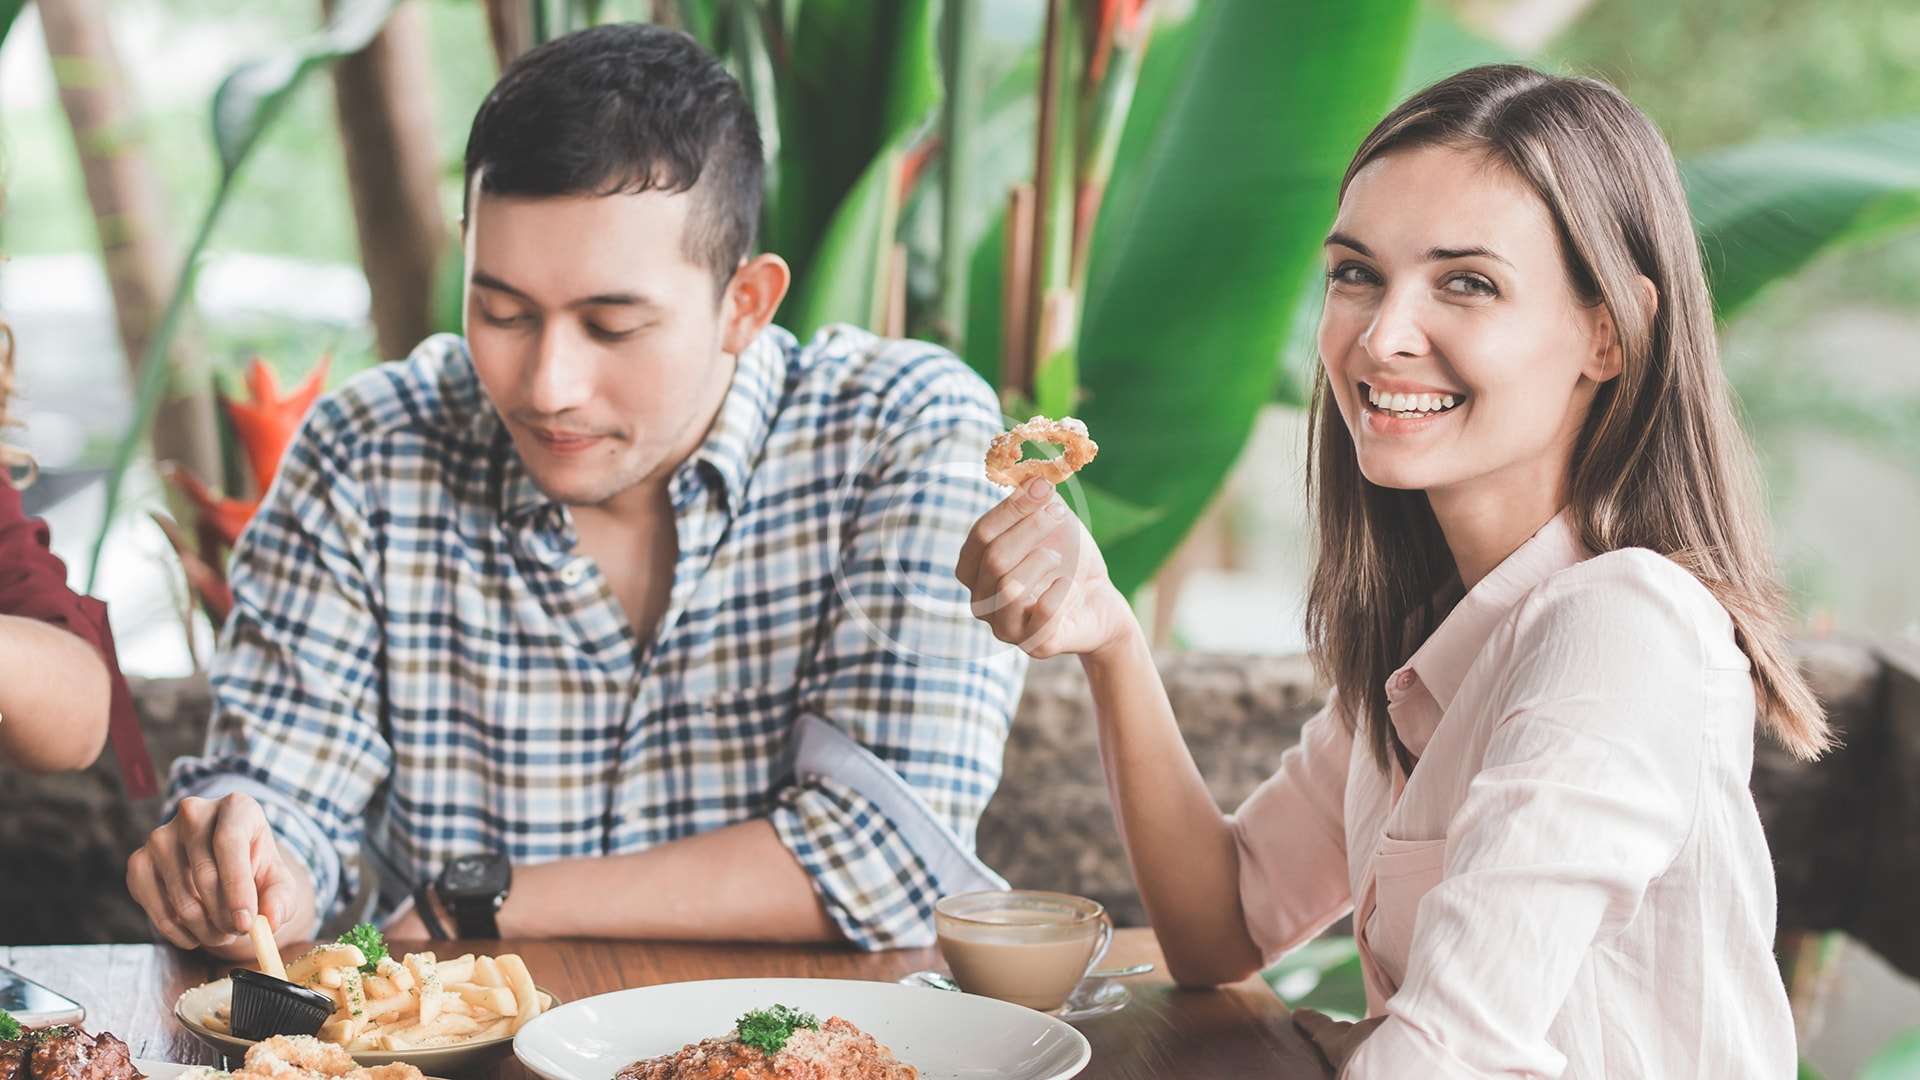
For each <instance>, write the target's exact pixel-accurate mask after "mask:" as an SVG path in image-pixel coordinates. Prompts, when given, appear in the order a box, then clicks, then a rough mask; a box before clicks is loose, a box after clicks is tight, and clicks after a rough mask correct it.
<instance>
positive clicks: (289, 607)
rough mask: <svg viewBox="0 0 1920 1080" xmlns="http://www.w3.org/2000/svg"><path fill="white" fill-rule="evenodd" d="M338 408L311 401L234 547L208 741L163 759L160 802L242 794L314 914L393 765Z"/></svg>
mask: <svg viewBox="0 0 1920 1080" xmlns="http://www.w3.org/2000/svg"><path fill="white" fill-rule="evenodd" d="M338 410H339V406H338V405H337V404H334V403H332V402H330V401H322V402H321V403H320V405H319V406H317V407H316V409H315V411H314V412H313V414H311V415H310V417H309V418H308V421H307V424H306V426H305V427H304V428H303V429H302V430H301V432H300V434H299V435H298V436H297V437H296V438H295V440H294V442H293V444H292V446H291V447H289V449H288V452H287V456H286V460H285V462H284V464H283V465H282V467H281V469H280V473H279V476H278V477H277V478H276V480H275V481H274V485H273V487H272V489H271V490H270V491H269V492H268V495H267V497H266V499H265V500H264V502H263V504H262V506H261V508H260V510H259V511H258V513H256V514H255V516H254V519H253V522H252V524H250V525H249V526H248V528H247V531H246V532H245V533H244V534H243V535H242V536H241V538H240V542H239V544H238V546H237V547H236V548H235V550H234V553H233V558H232V563H231V568H230V579H231V583H232V588H233V600H234V604H233V611H232V614H231V615H230V616H229V618H228V621H227V624H226V626H225V628H224V629H223V631H222V635H221V643H220V649H219V652H218V654H217V655H216V657H215V659H214V663H213V667H212V671H211V673H210V675H211V680H210V681H211V684H212V688H213V697H214V716H213V723H212V727H211V730H210V731H209V733H208V740H207V746H206V752H205V753H204V754H203V755H202V756H199V757H188V758H182V759H181V760H180V761H179V762H177V763H176V764H175V765H174V768H173V773H172V779H171V784H170V787H169V808H168V813H169V815H170V814H171V812H172V809H173V808H174V807H177V805H178V803H179V800H180V799H182V798H185V797H187V796H190V795H194V796H201V797H206V798H218V797H221V796H223V795H227V794H232V793H236V792H237V793H241V794H246V795H250V796H252V797H253V798H254V799H256V800H257V801H258V802H259V803H260V804H261V806H262V808H263V809H264V811H265V813H266V816H267V820H268V822H269V824H270V825H271V826H272V827H273V830H274V834H275V836H276V838H277V839H278V840H279V841H280V842H281V844H282V845H283V846H284V848H285V849H286V850H287V851H288V852H289V853H290V854H291V855H292V856H293V857H295V858H297V859H298V860H299V861H300V862H301V863H302V864H303V865H305V866H306V868H307V870H308V872H309V873H310V874H311V875H312V877H313V882H314V886H315V899H316V906H317V908H318V910H319V912H320V914H321V917H322V918H323V919H325V918H327V917H329V916H330V915H332V914H334V913H336V912H337V911H339V910H340V909H341V908H342V907H343V906H344V905H345V904H346V903H347V901H348V899H349V898H350V897H352V896H353V895H354V894H355V892H356V891H357V889H358V885H359V881H358V865H359V858H358V857H359V854H360V851H361V847H362V844H363V843H364V841H365V830H366V825H365V819H366V812H367V806H368V804H369V802H370V800H371V799H372V797H373V795H374V793H375V791H377V790H378V789H379V787H380V785H382V784H383V783H385V782H386V780H387V778H388V775H389V773H390V770H391V767H392V753H391V750H390V749H389V746H388V743H387V740H386V738H385V736H384V733H383V731H382V728H381V720H380V705H379V701H380V691H381V684H380V679H381V674H380V672H381V665H380V657H381V640H382V638H381V632H380V624H379V619H378V616H377V610H376V609H377V605H378V602H379V601H378V597H377V595H376V594H375V592H374V590H373V588H372V587H371V586H370V584H369V582H370V581H372V580H374V577H373V567H375V566H376V565H377V553H376V552H375V551H374V550H373V546H372V544H371V543H370V540H369V538H370V536H371V533H370V530H369V529H368V527H367V516H368V510H367V506H366V504H365V500H364V493H363V488H362V486H361V484H360V483H359V482H357V481H356V479H355V475H354V470H353V468H352V465H351V462H350V460H349V457H350V455H349V454H348V453H347V451H346V450H345V449H344V448H343V447H342V446H341V445H340V444H339V442H338V441H337V437H336V433H337V432H340V431H342V430H345V424H343V423H342V422H341V419H342V418H341V417H340V416H338V415H336V413H337V412H338Z"/></svg>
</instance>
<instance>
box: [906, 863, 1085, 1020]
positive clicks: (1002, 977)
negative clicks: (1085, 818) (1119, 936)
mask: <svg viewBox="0 0 1920 1080" xmlns="http://www.w3.org/2000/svg"><path fill="white" fill-rule="evenodd" d="M933 919H934V930H935V932H936V934H937V935H938V936H939V939H940V955H941V956H943V957H945V958H946V961H947V966H948V967H949V968H951V969H952V970H953V981H954V982H956V983H959V984H960V989H962V990H965V991H966V992H967V993H969V994H981V995H984V996H986V997H993V998H999V999H1000V1000H1002V1001H1011V1002H1013V1003H1014V1004H1015V1005H1025V1006H1026V1007H1027V1008H1029V1009H1038V1010H1039V1011H1041V1012H1051V1011H1052V1010H1054V1009H1058V1008H1059V1007H1060V1006H1062V1005H1064V1004H1066V1001H1067V998H1068V996H1069V995H1071V994H1072V993H1073V990H1074V987H1076V986H1078V985H1080V980H1081V979H1082V978H1084V977H1085V976H1086V974H1087V972H1089V971H1091V970H1093V966H1094V965H1095V964H1098V963H1099V962H1100V959H1101V957H1103V956H1105V955H1106V953H1107V946H1108V945H1109V944H1111V943H1112V940H1113V921H1112V920H1111V919H1109V918H1108V917H1107V912H1106V909H1105V908H1103V907H1101V906H1100V904H1099V903H1098V902H1096V901H1093V900H1088V899H1087V898H1085V897H1081V896H1070V895H1068V894H1066V893H1054V892H1038V891H1034V890H1028V889H1012V890H999V891H993V892H976V893H962V894H961V895H958V896H949V897H946V898H944V899H942V900H941V901H940V902H939V903H937V904H935V905H934V915H933Z"/></svg>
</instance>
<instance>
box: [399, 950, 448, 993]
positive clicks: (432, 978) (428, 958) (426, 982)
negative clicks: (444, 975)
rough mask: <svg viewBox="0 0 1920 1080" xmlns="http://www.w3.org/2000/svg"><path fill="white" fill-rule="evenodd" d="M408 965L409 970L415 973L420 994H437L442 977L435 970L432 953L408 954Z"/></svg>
mask: <svg viewBox="0 0 1920 1080" xmlns="http://www.w3.org/2000/svg"><path fill="white" fill-rule="evenodd" d="M406 965H407V970H408V971H411V972H412V973H413V978H414V982H415V983H417V984H418V985H419V990H420V993H422V994H428V993H437V992H438V991H439V990H440V975H439V973H438V972H437V971H436V970H435V966H436V965H435V963H434V959H433V954H432V953H408V954H407V959H406Z"/></svg>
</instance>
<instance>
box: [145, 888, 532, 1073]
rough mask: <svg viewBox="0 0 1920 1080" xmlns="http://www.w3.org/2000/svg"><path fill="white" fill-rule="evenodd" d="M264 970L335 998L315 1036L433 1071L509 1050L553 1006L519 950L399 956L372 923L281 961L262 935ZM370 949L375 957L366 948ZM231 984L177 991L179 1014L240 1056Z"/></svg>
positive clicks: (243, 1042) (382, 1060) (244, 1043)
mask: <svg viewBox="0 0 1920 1080" xmlns="http://www.w3.org/2000/svg"><path fill="white" fill-rule="evenodd" d="M256 950H257V951H258V952H259V953H260V956H259V962H260V970H261V971H262V972H263V973H264V974H267V975H271V976H274V977H275V978H280V979H285V980H286V981H288V982H291V983H295V984H297V985H300V986H305V987H308V988H310V989H313V990H318V991H319V992H321V993H323V994H327V995H329V996H331V997H332V998H333V1000H334V1011H333V1014H332V1015H331V1016H329V1017H327V1019H326V1022H325V1023H323V1024H322V1025H321V1026H320V1030H319V1031H318V1032H317V1033H316V1036H317V1037H318V1038H319V1039H321V1040H322V1041H324V1042H330V1043H334V1044H335V1045H338V1046H341V1047H344V1048H346V1050H347V1052H348V1053H350V1054H352V1055H353V1058H354V1060H355V1061H357V1062H359V1063H360V1064H362V1065H367V1066H375V1065H388V1064H392V1063H394V1062H406V1063H408V1064H411V1065H414V1066H415V1067H417V1068H419V1069H420V1070H421V1071H422V1072H424V1073H427V1074H428V1075H430V1076H431V1075H441V1076H445V1075H447V1074H448V1073H450V1072H453V1071H457V1070H459V1069H464V1068H471V1067H473V1066H475V1065H478V1064H483V1063H484V1062H486V1061H488V1060H491V1059H493V1058H497V1057H500V1056H504V1055H505V1054H506V1053H507V1052H508V1050H509V1049H510V1048H511V1046H512V1045H513V1037H514V1035H515V1034H516V1033H518V1032H519V1030H520V1029H521V1028H522V1027H523V1026H525V1025H526V1023H527V1021H529V1020H532V1019H533V1018H534V1017H536V1016H538V1015H540V1014H541V1013H542V1012H545V1011H546V1010H548V1009H550V1008H552V1007H553V1005H554V1002H555V998H554V995H553V994H552V993H550V992H548V991H545V990H541V989H540V988H538V987H536V986H535V985H534V982H533V975H532V973H531V972H529V971H528V970H527V965H526V963H525V962H524V961H522V960H521V959H520V957H519V956H518V955H517V954H514V953H506V954H503V955H500V956H486V955H481V954H475V953H466V954H463V955H460V956H455V957H449V958H446V959H441V958H440V957H439V956H437V955H436V954H434V953H432V952H414V953H407V954H405V955H404V956H401V957H399V958H398V959H396V958H394V957H393V956H392V955H390V954H389V953H388V952H387V949H386V944H385V942H384V941H383V940H381V939H380V935H379V933H378V932H377V931H375V930H374V929H373V928H372V927H370V926H365V925H362V926H357V927H355V928H354V929H353V930H351V931H348V933H346V934H344V935H342V936H341V939H340V940H339V941H335V942H332V943H329V944H323V945H318V946H315V947H314V948H313V949H311V950H309V951H308V952H307V953H306V954H304V955H302V956H301V957H300V958H299V959H297V960H295V961H294V962H293V963H291V964H286V965H285V966H284V967H283V966H282V962H281V958H280V953H279V949H278V948H276V947H274V946H273V944H272V939H271V938H270V937H265V938H264V939H257V940H256ZM369 954H372V955H369ZM232 1010H233V982H232V980H231V979H219V980H216V981H214V982H210V983H207V984H205V985H203V986H197V987H194V988H193V989H191V990H188V991H187V992H186V993H184V994H182V995H180V1000H179V1001H178V1002H177V1003H176V1004H175V1005H174V1015H175V1016H176V1017H177V1018H178V1019H179V1021H180V1023H181V1024H182V1025H184V1026H185V1027H186V1028H187V1029H188V1030H189V1031H192V1032H193V1033H194V1034H195V1035H197V1036H199V1037H200V1039H201V1040H202V1041H204V1042H206V1043H208V1044H209V1045H211V1046H213V1047H214V1048H215V1049H216V1050H219V1051H220V1052H221V1053H223V1054H233V1055H239V1054H244V1053H245V1052H246V1050H247V1048H248V1047H249V1046H251V1045H253V1044H252V1042H251V1041H250V1040H247V1039H242V1038H239V1037H237V1036H235V1035H234V1034H233V1032H232V1027H231V1021H232Z"/></svg>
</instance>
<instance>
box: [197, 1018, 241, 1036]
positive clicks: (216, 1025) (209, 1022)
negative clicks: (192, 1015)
mask: <svg viewBox="0 0 1920 1080" xmlns="http://www.w3.org/2000/svg"><path fill="white" fill-rule="evenodd" d="M200 1023H201V1025H202V1026H203V1027H205V1028H206V1029H207V1030H208V1031H212V1032H217V1033H219V1034H221V1035H231V1034H233V1025H232V1024H229V1023H228V1022H227V1018H226V1017H224V1016H209V1017H207V1018H206V1019H205V1020H202V1021H201V1022H200Z"/></svg>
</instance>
